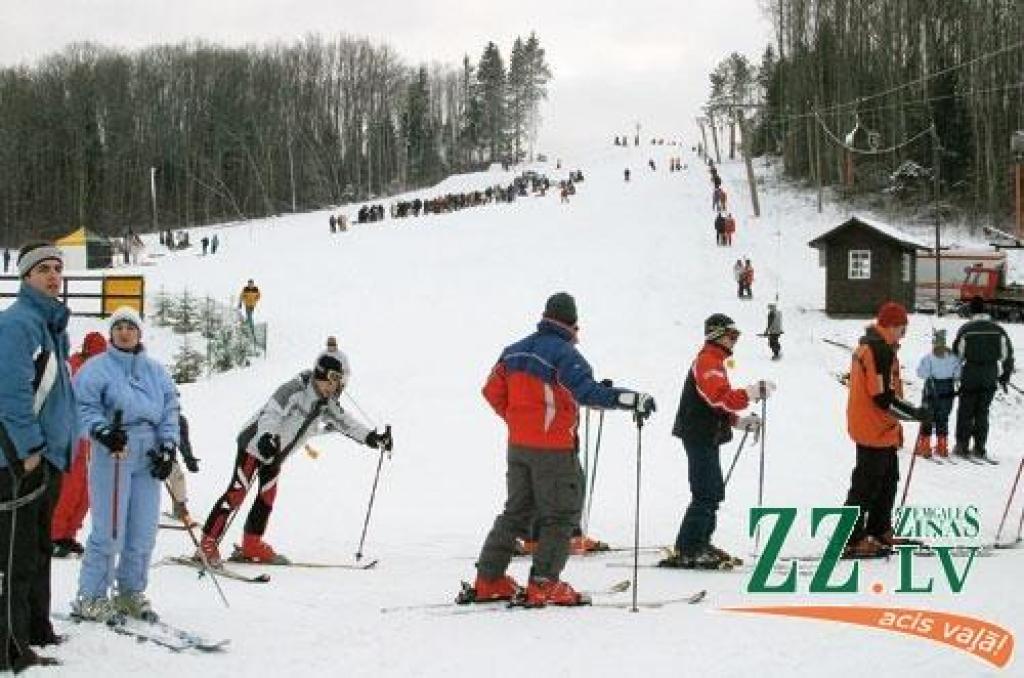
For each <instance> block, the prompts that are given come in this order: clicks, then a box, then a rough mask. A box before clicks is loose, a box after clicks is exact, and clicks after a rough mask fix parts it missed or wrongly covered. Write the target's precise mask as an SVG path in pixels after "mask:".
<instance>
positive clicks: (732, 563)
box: [708, 544, 743, 567]
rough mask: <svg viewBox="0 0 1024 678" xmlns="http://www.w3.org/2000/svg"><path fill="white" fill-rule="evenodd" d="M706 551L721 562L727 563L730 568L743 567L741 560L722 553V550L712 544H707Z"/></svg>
mask: <svg viewBox="0 0 1024 678" xmlns="http://www.w3.org/2000/svg"><path fill="white" fill-rule="evenodd" d="M708 550H709V551H711V553H713V554H715V555H716V556H718V557H719V558H721V559H722V560H723V561H726V562H728V563H729V565H730V567H740V566H741V565H743V559H742V558H737V557H736V556H734V555H731V554H729V553H727V552H725V551H723V550H722V549H720V548H718V547H717V546H715V545H714V544H708Z"/></svg>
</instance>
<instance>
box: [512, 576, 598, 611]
mask: <svg viewBox="0 0 1024 678" xmlns="http://www.w3.org/2000/svg"><path fill="white" fill-rule="evenodd" d="M525 604H526V606H527V607H544V606H545V605H564V606H573V605H589V604H590V598H588V597H587V596H585V595H583V594H582V593H579V592H577V591H576V590H575V589H573V587H572V586H569V584H567V583H566V582H564V581H560V580H558V579H543V578H538V577H531V578H530V584H529V586H527V587H526V602H525Z"/></svg>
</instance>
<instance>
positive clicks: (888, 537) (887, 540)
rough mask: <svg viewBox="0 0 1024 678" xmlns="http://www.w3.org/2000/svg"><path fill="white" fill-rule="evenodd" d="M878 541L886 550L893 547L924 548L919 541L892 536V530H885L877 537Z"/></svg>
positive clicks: (922, 543)
mask: <svg viewBox="0 0 1024 678" xmlns="http://www.w3.org/2000/svg"><path fill="white" fill-rule="evenodd" d="M877 539H878V541H879V542H881V543H882V545H883V546H885V547H886V548H888V549H890V550H891V549H892V548H893V547H894V546H924V542H923V541H921V540H920V539H907V538H906V537H897V536H895V535H893V533H892V530H886V531H885V532H883V533H882V534H881V536H879V537H877Z"/></svg>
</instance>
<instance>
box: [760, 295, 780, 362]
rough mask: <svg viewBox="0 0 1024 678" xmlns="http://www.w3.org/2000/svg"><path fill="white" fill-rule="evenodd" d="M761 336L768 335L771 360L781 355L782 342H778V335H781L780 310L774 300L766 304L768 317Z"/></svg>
mask: <svg viewBox="0 0 1024 678" xmlns="http://www.w3.org/2000/svg"><path fill="white" fill-rule="evenodd" d="M763 336H765V337H768V348H770V349H771V350H772V360H778V359H779V358H780V357H782V344H780V343H779V337H781V336H782V311H780V310H779V306H778V304H776V303H775V302H770V303H769V304H768V319H767V322H766V323H765V328H764V335H763Z"/></svg>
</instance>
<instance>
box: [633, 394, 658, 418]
mask: <svg viewBox="0 0 1024 678" xmlns="http://www.w3.org/2000/svg"><path fill="white" fill-rule="evenodd" d="M657 409H658V407H657V405H656V404H655V402H654V396H652V395H649V394H647V393H637V397H636V419H637V420H638V421H641V422H642V421H644V420H645V419H647V418H648V417H649V416H651V415H652V414H653V413H654V412H655V410H657Z"/></svg>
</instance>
